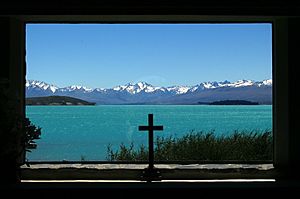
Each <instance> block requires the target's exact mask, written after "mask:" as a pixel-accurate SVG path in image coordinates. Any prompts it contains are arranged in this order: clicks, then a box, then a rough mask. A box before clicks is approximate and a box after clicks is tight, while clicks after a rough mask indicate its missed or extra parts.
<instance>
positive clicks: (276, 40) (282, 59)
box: [21, 15, 288, 179]
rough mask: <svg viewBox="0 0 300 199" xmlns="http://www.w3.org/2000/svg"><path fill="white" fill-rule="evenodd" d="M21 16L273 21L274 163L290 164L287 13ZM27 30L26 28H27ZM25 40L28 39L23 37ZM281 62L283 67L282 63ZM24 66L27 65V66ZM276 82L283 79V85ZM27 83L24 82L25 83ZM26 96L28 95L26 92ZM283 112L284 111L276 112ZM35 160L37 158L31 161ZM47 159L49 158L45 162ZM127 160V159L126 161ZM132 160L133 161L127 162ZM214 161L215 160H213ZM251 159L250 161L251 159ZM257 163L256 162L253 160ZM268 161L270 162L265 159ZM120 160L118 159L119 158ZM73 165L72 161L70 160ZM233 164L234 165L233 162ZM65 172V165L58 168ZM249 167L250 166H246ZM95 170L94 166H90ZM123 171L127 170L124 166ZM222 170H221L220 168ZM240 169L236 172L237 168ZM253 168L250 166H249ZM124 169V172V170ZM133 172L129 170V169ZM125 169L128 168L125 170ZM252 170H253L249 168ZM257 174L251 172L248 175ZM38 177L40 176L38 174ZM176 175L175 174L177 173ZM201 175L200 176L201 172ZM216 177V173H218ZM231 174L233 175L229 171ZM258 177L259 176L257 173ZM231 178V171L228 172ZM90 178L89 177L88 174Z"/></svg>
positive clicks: (32, 19) (33, 19) (42, 19)
mask: <svg viewBox="0 0 300 199" xmlns="http://www.w3.org/2000/svg"><path fill="white" fill-rule="evenodd" d="M21 20H22V21H23V23H24V24H23V25H24V26H23V28H25V24H26V23H70V24H72V23H103V24H114V23H118V24H119V23H124V24H126V23H174V24H175V23H271V24H272V29H273V30H272V34H273V35H272V38H273V42H272V43H273V45H272V48H273V52H272V54H273V58H272V59H273V68H272V70H273V71H272V79H273V138H274V139H273V141H274V145H273V147H274V152H273V153H274V159H273V165H274V167H275V170H276V169H277V168H280V167H284V166H286V165H288V135H286V134H285V133H284V132H285V131H286V129H288V122H287V121H288V111H287V110H288V105H287V104H288V103H287V102H288V99H287V98H286V96H287V95H284V94H285V93H286V92H287V88H288V84H285V83H282V82H284V80H286V79H287V73H288V71H287V67H282V65H283V66H287V63H288V62H287V55H286V49H287V46H285V45H286V43H287V33H286V32H285V31H284V28H285V26H286V20H285V18H284V17H256V16H245V17H235V16H200V15H192V16H180V15H170V16H168V15H143V16H138V15H136V16H135V15H131V16H120V15H107V16H96V15H91V16H80V15H78V16H68V15H66V16H55V15H54V16H44V15H40V16H22V17H21ZM24 32H25V31H24ZM23 42H25V41H23ZM279 66H280V67H279ZM24 67H25V66H24ZM277 82H280V86H278V85H279V84H278V83H277ZM23 87H25V85H23ZM24 97H25V96H24ZM276 112H280V113H282V114H280V115H279V114H276ZM32 163H34V162H32ZM44 163H47V162H44ZM49 163H52V166H53V165H55V164H60V162H49ZM69 163H81V162H69ZM87 163H95V164H98V163H101V164H107V163H111V162H103V161H99V162H98V161H96V162H87ZM123 163H124V162H123ZM128 163H130V162H128ZM190 163H200V164H201V163H202V164H209V163H212V162H199V161H197V162H190ZM214 163H215V162H214ZM224 163H227V164H229V163H232V164H236V163H247V162H234V161H232V162H224ZM248 163H251V162H248ZM252 163H254V162H252ZM262 163H267V162H262ZM116 164H119V162H116ZM70 166H71V164H70ZM233 167H234V165H233ZM59 170H61V171H62V172H63V169H59ZM198 170H199V169H196V170H193V172H198ZM245 170H248V169H245ZM91 171H92V169H91ZM122 171H123V172H125V171H128V170H126V169H125V170H123V169H122ZM191 171H192V170H189V171H188V172H187V173H185V175H188V173H192V172H191ZM219 171H220V170H219ZM238 171H239V169H237V171H234V172H238ZM248 171H249V172H250V170H248ZM123 172H122V173H123ZM128 172H129V173H130V170H129V171H128ZM226 172H228V171H226V170H224V172H223V171H221V172H220V173H219V174H220V176H222V174H224V173H226ZM35 173H36V174H35V175H38V173H39V171H38V172H35ZM125 173H126V172H125ZM250 173H251V172H250ZM266 173H268V174H267V175H266V176H269V177H271V178H274V177H276V176H277V174H276V172H274V169H271V170H270V171H266ZM231 176H232V177H233V178H236V177H235V175H234V174H231ZM251 176H253V177H256V176H255V175H250V176H248V177H251ZM36 177H37V178H38V176H36ZM175 177H176V176H175ZM198 177H199V179H200V178H201V176H198ZM215 177H216V176H215ZM229 177H230V175H229ZM258 177H259V176H258ZM227 178H228V175H227ZM87 179H89V178H87Z"/></svg>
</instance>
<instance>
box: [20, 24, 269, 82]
mask: <svg viewBox="0 0 300 199" xmlns="http://www.w3.org/2000/svg"><path fill="white" fill-rule="evenodd" d="M26 52H27V55H26V61H27V77H26V78H27V79H34V80H41V81H45V82H47V83H52V84H55V85H57V86H60V87H64V86H69V85H84V86H88V87H91V88H101V87H102V88H110V87H113V86H117V85H123V84H126V83H128V82H133V83H135V82H137V81H146V82H148V83H151V84H153V85H156V86H171V85H196V84H199V83H201V82H203V81H224V80H229V81H236V80H240V79H251V80H264V79H268V78H271V77H272V26H271V24H223V25H222V24H189V25H188V24H180V25H175V24H173V25H170V24H167V25H166V24H165V25H164V24H148V25H146V24H127V25H125V24H123V25H120V24H115V25H113V24H106V25H103V24H43V25H41V24H28V25H27V26H26Z"/></svg>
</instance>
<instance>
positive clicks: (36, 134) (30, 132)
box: [24, 118, 41, 152]
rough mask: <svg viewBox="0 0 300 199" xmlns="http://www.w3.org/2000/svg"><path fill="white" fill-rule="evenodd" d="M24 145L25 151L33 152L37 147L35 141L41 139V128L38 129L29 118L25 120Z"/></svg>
mask: <svg viewBox="0 0 300 199" xmlns="http://www.w3.org/2000/svg"><path fill="white" fill-rule="evenodd" d="M24 130H25V135H24V144H25V150H26V151H27V152H31V149H36V147H37V145H36V143H35V141H34V140H36V139H40V138H41V137H40V136H41V128H40V127H36V126H35V125H34V124H32V123H31V121H30V120H29V119H28V118H25V120H24Z"/></svg>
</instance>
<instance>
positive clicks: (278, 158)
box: [142, 19, 287, 164]
mask: <svg viewBox="0 0 300 199" xmlns="http://www.w3.org/2000/svg"><path fill="white" fill-rule="evenodd" d="M195 21H199V19H195ZM245 21H247V20H245ZM259 21H260V22H261V21H264V22H269V21H272V20H270V19H261V20H259ZM274 23H275V25H274V27H273V28H274V29H275V32H274V35H275V41H276V42H275V44H276V45H275V52H276V53H275V58H274V61H275V62H274V66H275V68H273V69H274V74H275V75H274V85H275V86H276V81H278V80H280V78H283V79H284V78H285V77H284V76H279V73H281V72H284V68H281V67H276V66H278V65H279V64H280V63H282V64H286V63H285V60H284V59H281V58H280V56H278V54H280V52H281V50H280V49H279V48H278V46H280V45H281V46H284V42H282V43H281V40H280V38H284V35H280V34H284V33H282V32H280V31H279V30H282V27H281V25H282V24H281V23H280V21H275V22H274ZM281 53H282V52H281ZM275 69H276V70H275ZM281 74H284V73H281ZM282 86H283V87H284V85H283V84H282ZM275 91H276V92H274V95H275V97H274V99H275V100H274V102H275V104H274V105H275V107H274V112H275V114H274V121H275V122H274V125H275V129H274V133H275V135H274V137H275V159H274V161H275V163H276V164H280V163H282V162H284V158H285V154H284V150H283V151H281V152H279V151H278V150H276V147H277V146H278V144H279V143H281V144H280V145H281V146H283V148H284V146H285V143H284V142H285V140H284V139H283V140H278V137H280V136H283V135H282V134H281V132H278V129H280V130H282V129H283V128H284V127H285V125H287V123H285V122H282V121H281V120H279V118H278V117H283V116H278V115H277V114H276V112H277V111H279V110H281V111H282V112H283V113H286V112H285V111H284V110H283V109H284V108H285V107H284V106H285V105H282V106H280V105H279V104H280V103H279V102H283V101H285V100H286V99H284V98H283V97H282V98H281V97H280V96H278V95H279V93H281V94H282V92H283V93H284V92H285V91H284V90H281V89H278V90H277V88H276V89H275ZM283 104H285V103H283ZM145 122H146V121H145ZM281 122H282V123H281ZM142 124H144V123H142ZM283 137H284V136H283ZM277 149H278V148H277Z"/></svg>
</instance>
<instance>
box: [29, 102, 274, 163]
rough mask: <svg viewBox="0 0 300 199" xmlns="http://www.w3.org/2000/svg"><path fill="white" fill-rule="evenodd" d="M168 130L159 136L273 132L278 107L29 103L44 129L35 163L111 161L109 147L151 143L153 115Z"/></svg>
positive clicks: (33, 117) (33, 155)
mask: <svg viewBox="0 0 300 199" xmlns="http://www.w3.org/2000/svg"><path fill="white" fill-rule="evenodd" d="M149 113H153V114H154V125H163V126H164V131H157V132H155V136H166V137H168V136H171V135H172V136H175V137H181V136H183V135H184V134H186V133H189V132H191V131H194V132H197V131H205V132H208V131H214V132H215V133H216V134H217V135H222V134H223V135H228V134H231V133H233V132H234V131H235V130H238V131H264V130H272V106H271V105H258V106H212V105H99V106H27V107H26V117H28V118H30V120H31V121H32V122H33V123H34V124H35V125H37V126H40V127H42V136H41V139H40V140H37V145H38V147H37V149H34V150H32V152H30V153H27V156H26V158H27V159H28V160H29V161H61V160H70V161H71V160H74V161H80V160H81V159H82V158H84V159H85V160H99V161H101V160H106V152H107V146H108V145H112V147H113V148H114V149H117V148H118V147H119V145H120V144H121V143H123V144H125V145H129V144H130V143H131V142H133V143H134V144H135V145H136V146H138V145H141V144H144V145H147V138H148V137H147V136H148V135H147V133H146V132H145V131H142V132H140V131H138V126H139V125H147V122H148V118H147V117H148V114H149Z"/></svg>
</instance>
